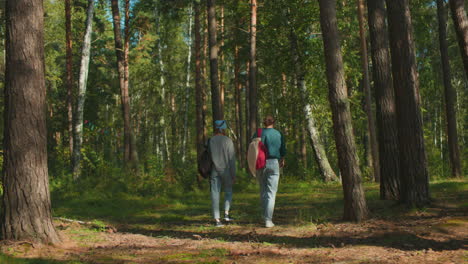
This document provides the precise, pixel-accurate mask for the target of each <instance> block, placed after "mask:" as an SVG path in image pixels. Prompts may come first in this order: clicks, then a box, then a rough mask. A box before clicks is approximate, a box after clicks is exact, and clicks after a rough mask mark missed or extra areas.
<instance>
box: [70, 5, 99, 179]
mask: <svg viewBox="0 0 468 264" xmlns="http://www.w3.org/2000/svg"><path fill="white" fill-rule="evenodd" d="M93 16H94V0H88V9H87V11H86V30H85V35H84V40H83V47H82V49H81V64H80V77H79V82H78V96H77V102H76V110H75V124H74V126H73V134H74V144H75V145H74V147H73V157H72V164H73V179H74V180H76V179H78V178H79V177H80V175H81V145H82V144H83V110H84V104H85V100H86V86H87V82H88V72H89V60H90V55H91V54H90V51H91V34H92V33H93Z"/></svg>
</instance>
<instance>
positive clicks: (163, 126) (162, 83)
mask: <svg viewBox="0 0 468 264" xmlns="http://www.w3.org/2000/svg"><path fill="white" fill-rule="evenodd" d="M154 13H155V16H156V34H157V35H158V36H161V25H160V16H161V13H160V12H159V11H158V10H157V9H156V10H155V12H154ZM162 53H163V52H162V43H161V38H159V39H158V61H159V69H160V72H161V76H160V77H159V83H160V86H161V94H160V95H161V96H160V99H161V107H162V108H163V109H165V107H166V102H165V101H166V79H165V78H164V75H165V68H164V60H163V56H162ZM159 125H160V127H161V133H162V137H161V140H160V142H161V143H162V144H161V145H162V156H163V160H164V162H165V161H170V160H171V156H170V152H169V142H168V140H167V126H166V115H165V113H162V114H161V116H160V118H159Z"/></svg>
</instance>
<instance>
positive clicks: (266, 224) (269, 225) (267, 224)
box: [265, 221, 275, 228]
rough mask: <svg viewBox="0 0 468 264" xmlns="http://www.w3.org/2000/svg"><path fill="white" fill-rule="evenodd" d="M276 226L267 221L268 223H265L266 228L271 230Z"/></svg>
mask: <svg viewBox="0 0 468 264" xmlns="http://www.w3.org/2000/svg"><path fill="white" fill-rule="evenodd" d="M274 226H275V224H273V222H272V221H266V222H265V227H266V228H270V227H274Z"/></svg>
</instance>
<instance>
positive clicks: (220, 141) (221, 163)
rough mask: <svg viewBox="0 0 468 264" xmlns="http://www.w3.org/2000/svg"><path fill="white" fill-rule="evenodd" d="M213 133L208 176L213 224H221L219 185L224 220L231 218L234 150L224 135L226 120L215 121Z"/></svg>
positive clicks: (234, 173) (210, 143) (234, 170)
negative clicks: (222, 195)
mask: <svg viewBox="0 0 468 264" xmlns="http://www.w3.org/2000/svg"><path fill="white" fill-rule="evenodd" d="M214 124H215V134H214V136H213V137H212V138H211V139H210V140H209V141H208V143H209V146H208V147H209V148H210V153H211V159H212V160H213V169H212V171H211V176H210V193H211V205H212V211H213V218H214V220H215V225H216V226H218V227H220V226H223V223H222V222H221V218H220V212H219V202H220V193H221V187H223V189H224V221H226V222H230V221H232V218H231V217H230V215H229V210H230V208H231V203H232V185H233V184H234V181H235V179H236V152H235V149H234V143H233V142H232V140H231V139H230V138H229V137H227V136H226V129H227V124H226V120H216V121H215V123H214Z"/></svg>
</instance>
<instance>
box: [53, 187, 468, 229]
mask: <svg viewBox="0 0 468 264" xmlns="http://www.w3.org/2000/svg"><path fill="white" fill-rule="evenodd" d="M241 188H242V189H241ZM364 188H365V193H366V198H367V203H368V206H369V209H370V212H371V217H378V218H392V217H395V216H399V215H401V216H402V215H405V214H411V213H414V211H415V210H411V209H408V208H405V207H404V206H399V205H396V203H395V202H394V201H382V200H380V199H379V186H378V184H375V183H365V184H364ZM431 196H432V198H433V199H434V201H444V202H448V203H451V204H453V206H455V207H456V208H465V207H466V206H467V198H468V181H466V180H465V181H461V180H458V181H450V180H446V181H437V182H433V183H431ZM342 197H343V194H342V187H341V185H340V184H339V183H321V182H310V183H307V182H296V183H291V182H280V185H279V191H278V194H277V199H276V207H275V219H276V221H278V222H279V223H280V224H281V225H282V226H291V227H292V226H294V227H301V226H314V225H318V224H322V223H328V222H334V221H339V220H340V219H341V216H342V211H343V200H342V199H343V198H342ZM53 207H54V208H53V210H54V215H55V216H60V217H67V218H72V219H80V220H86V221H97V222H98V223H101V225H104V224H105V223H110V224H124V225H130V226H134V227H142V226H145V225H146V226H148V225H149V226H151V227H152V228H155V227H158V226H159V227H161V228H163V227H165V226H172V227H173V226H176V228H177V229H178V230H184V229H190V230H194V228H195V229H197V230H200V231H201V230H210V229H211V227H210V226H209V223H210V221H211V202H210V196H209V187H207V186H206V188H205V189H203V190H197V191H191V192H185V193H183V192H179V193H176V194H171V195H169V196H168V195H160V196H155V197H143V196H137V195H127V194H124V193H117V194H102V193H99V194H97V193H95V192H84V193H83V194H80V195H78V194H75V195H74V194H71V195H70V194H67V195H66V196H65V197H60V196H57V195H53ZM232 210H233V211H232V213H233V215H234V216H235V217H236V218H237V221H238V224H240V225H256V224H258V223H259V220H260V212H259V197H258V186H257V184H256V183H253V182H251V183H250V184H244V185H242V187H241V186H235V188H234V199H233V209H232ZM424 210H425V209H424V208H423V209H416V211H419V212H421V211H422V212H424Z"/></svg>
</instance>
